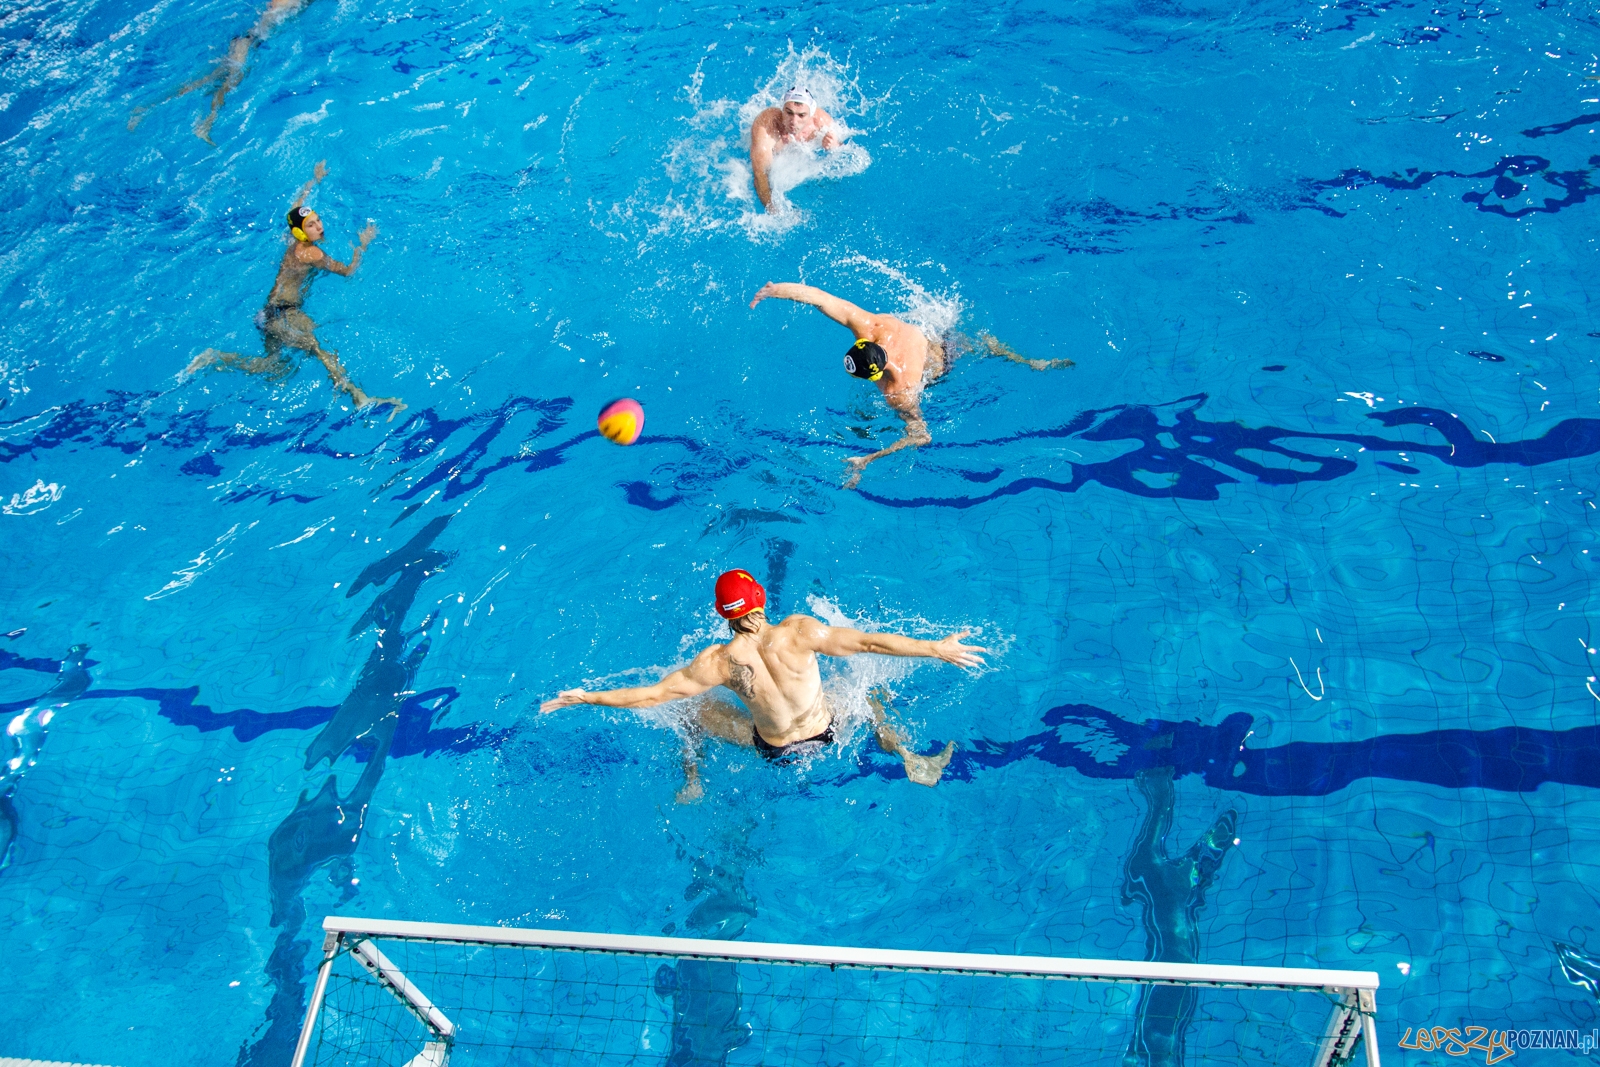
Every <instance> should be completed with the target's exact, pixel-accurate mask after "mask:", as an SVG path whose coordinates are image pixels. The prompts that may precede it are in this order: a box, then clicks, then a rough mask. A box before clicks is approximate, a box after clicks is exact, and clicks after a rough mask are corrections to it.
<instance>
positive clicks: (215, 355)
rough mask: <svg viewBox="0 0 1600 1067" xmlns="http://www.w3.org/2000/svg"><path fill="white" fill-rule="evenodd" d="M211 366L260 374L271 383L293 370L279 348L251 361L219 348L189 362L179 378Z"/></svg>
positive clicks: (208, 350)
mask: <svg viewBox="0 0 1600 1067" xmlns="http://www.w3.org/2000/svg"><path fill="white" fill-rule="evenodd" d="M212 366H215V367H219V368H222V367H226V368H230V369H237V370H242V371H244V372H245V373H246V374H261V375H264V376H266V377H267V378H269V379H271V380H272V381H282V380H283V379H284V378H287V377H288V376H289V373H290V372H291V371H293V370H294V365H293V364H292V363H289V362H288V361H286V360H285V359H284V358H283V354H282V350H281V347H280V348H279V350H278V351H271V350H270V349H269V351H268V354H267V355H264V356H256V357H255V358H253V359H252V358H251V357H249V356H244V355H241V354H239V353H238V352H224V351H222V350H221V349H220V348H208V349H206V350H205V351H204V352H202V353H200V354H199V355H198V356H195V357H194V359H192V360H190V361H189V365H188V366H187V367H185V368H183V373H182V374H181V375H179V377H181V378H188V377H190V376H192V375H195V374H198V373H200V372H201V371H203V370H205V369H206V368H207V367H212Z"/></svg>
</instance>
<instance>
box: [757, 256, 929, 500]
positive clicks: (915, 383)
mask: <svg viewBox="0 0 1600 1067" xmlns="http://www.w3.org/2000/svg"><path fill="white" fill-rule="evenodd" d="M768 297H776V298H777V299H779V300H793V301H794V302H795V303H797V304H810V305H811V306H812V307H814V308H816V309H817V310H818V311H820V312H822V313H823V314H824V315H826V316H828V318H830V319H832V320H833V321H834V322H837V323H838V324H839V325H841V326H843V327H845V328H846V329H848V330H849V331H850V332H851V333H853V334H855V335H856V340H855V344H853V345H851V346H850V349H849V351H847V352H846V353H845V355H844V369H845V373H847V374H849V375H851V376H852V377H855V378H860V379H861V380H863V381H868V382H871V383H873V384H874V385H876V386H877V387H878V390H879V391H880V392H882V393H883V399H884V401H885V402H886V403H888V405H889V406H890V407H891V408H893V409H894V411H895V413H896V414H897V415H899V416H900V418H901V419H902V420H903V421H904V422H905V424H906V430H905V433H904V434H902V435H901V437H900V439H899V440H898V441H896V442H895V443H894V444H892V445H890V446H888V447H887V448H880V449H879V450H878V451H876V452H873V453H872V454H871V455H867V456H853V457H851V458H850V459H849V460H847V461H846V462H847V463H848V464H849V466H850V468H851V472H850V475H849V477H848V478H847V479H846V481H845V483H844V484H845V488H846V489H854V488H855V486H856V483H857V482H859V481H860V480H861V472H862V471H864V470H865V469H866V468H867V464H869V463H872V462H874V461H875V460H879V459H882V458H883V457H884V456H887V455H889V454H890V453H891V452H898V451H900V450H901V449H902V448H917V447H919V446H921V445H925V444H927V443H928V442H929V441H931V440H932V439H933V438H932V437H931V436H930V435H929V434H928V424H927V422H926V421H924V420H923V418H922V390H923V387H924V386H925V385H927V384H928V383H930V382H932V381H933V380H934V379H935V378H938V377H939V376H940V375H941V374H943V373H944V372H945V369H946V360H945V350H944V345H942V344H941V343H939V342H938V341H935V340H933V339H931V338H929V337H928V336H927V335H925V334H924V333H923V332H922V331H921V330H919V329H917V328H916V327H915V326H913V325H911V324H910V323H909V322H902V321H901V320H900V319H897V318H895V317H894V316H893V315H879V314H875V313H873V312H871V311H866V310H863V309H862V308H858V307H856V306H855V305H854V304H852V303H850V302H849V301H848V300H841V299H839V298H838V297H836V296H834V295H833V294H832V293H827V292H823V291H822V290H821V289H818V288H817V287H816V286H813V285H801V284H799V283H798V282H768V283H767V284H766V285H763V286H762V287H761V291H760V292H758V293H757V294H756V296H755V299H754V300H752V301H750V306H751V307H755V306H756V305H757V304H759V303H761V301H763V300H765V299H767V298H768Z"/></svg>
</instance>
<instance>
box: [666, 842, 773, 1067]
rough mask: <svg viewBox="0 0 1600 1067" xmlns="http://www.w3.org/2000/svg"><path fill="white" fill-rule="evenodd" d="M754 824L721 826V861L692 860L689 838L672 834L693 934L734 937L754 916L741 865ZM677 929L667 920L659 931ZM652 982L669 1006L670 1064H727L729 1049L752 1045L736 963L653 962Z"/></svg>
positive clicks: (708, 1066)
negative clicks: (686, 864) (684, 864)
mask: <svg viewBox="0 0 1600 1067" xmlns="http://www.w3.org/2000/svg"><path fill="white" fill-rule="evenodd" d="M753 830H754V827H753V826H751V825H750V824H749V822H748V820H747V821H745V822H744V823H743V824H742V825H740V826H738V827H736V828H735V827H730V828H725V831H724V833H725V838H726V840H725V848H724V849H723V851H724V852H725V853H726V857H725V858H724V859H723V861H722V862H720V863H719V862H716V861H714V860H712V859H711V858H709V857H708V856H704V855H701V856H695V857H693V858H692V859H690V848H689V845H688V842H687V841H685V840H684V839H683V838H682V837H681V836H680V835H678V834H677V833H672V835H671V836H672V838H673V841H674V844H675V845H676V846H677V853H678V859H679V861H680V862H681V861H683V860H685V859H690V873H691V877H690V881H689V885H688V887H687V888H686V889H685V890H684V891H683V898H684V900H692V901H696V903H695V906H694V908H693V909H691V910H690V912H689V915H688V917H687V918H686V919H684V921H683V925H684V927H685V928H686V929H687V930H691V931H693V932H694V934H695V935H696V936H698V937H709V938H716V939H719V940H725V941H731V940H733V939H735V938H737V937H738V936H739V935H740V934H743V933H744V931H745V928H746V927H747V926H749V925H750V920H752V919H754V918H755V917H756V902H755V899H754V898H753V897H751V896H750V891H749V890H748V889H747V888H746V887H745V884H744V871H745V866H746V864H747V863H748V862H749V861H750V860H752V859H753V858H754V853H753V852H752V851H751V849H750V847H749V845H748V844H747V843H746V841H745V838H746V836H747V835H748V834H749V833H751V832H752V831H753ZM675 929H676V924H675V923H668V924H667V926H666V928H665V929H664V930H663V931H662V932H663V933H666V934H669V935H670V934H672V933H673V932H674V931H675ZM654 987H655V991H656V995H657V996H658V997H660V998H661V999H662V1000H665V1001H667V1002H668V1003H669V1004H670V1005H671V1010H672V1030H671V1048H670V1050H669V1052H668V1054H667V1064H668V1067H724V1065H725V1064H726V1063H727V1062H728V1054H729V1053H730V1052H733V1051H734V1050H735V1049H740V1048H743V1047H744V1046H745V1045H747V1044H749V1042H750V1036H751V1027H750V1024H749V1023H748V1022H745V1021H744V1020H743V1018H742V1015H743V1012H744V995H743V990H742V988H741V986H740V981H739V965H738V964H736V963H724V962H721V961H718V960H683V959H680V960H678V961H677V962H676V963H670V964H662V965H661V966H660V967H659V968H657V969H656V974H655V981H654Z"/></svg>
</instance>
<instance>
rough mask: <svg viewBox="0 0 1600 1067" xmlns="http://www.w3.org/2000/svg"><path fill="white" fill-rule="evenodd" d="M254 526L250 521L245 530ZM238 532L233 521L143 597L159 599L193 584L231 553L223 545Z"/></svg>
mask: <svg viewBox="0 0 1600 1067" xmlns="http://www.w3.org/2000/svg"><path fill="white" fill-rule="evenodd" d="M255 527H256V524H255V523H253V522H252V523H251V524H250V525H249V526H246V527H245V530H246V531H250V530H253V529H255ZM238 532H239V524H238V523H234V524H233V525H232V526H230V527H229V528H228V532H227V533H225V534H223V535H222V536H221V537H219V538H217V540H216V543H215V544H213V545H212V546H211V547H210V548H208V549H205V550H204V551H202V552H201V553H200V554H199V555H198V556H196V557H195V558H194V559H192V560H190V561H189V565H188V566H187V567H183V568H181V569H179V570H175V571H173V572H172V574H173V578H172V581H170V582H168V583H167V584H166V585H164V586H162V587H161V588H160V589H157V590H156V591H155V592H154V593H151V594H150V595H149V596H147V597H145V599H146V600H160V599H161V598H162V597H169V596H171V595H172V594H173V593H178V592H182V591H183V590H185V589H187V588H189V587H190V586H191V585H193V584H194V580H195V579H196V578H198V577H200V576H201V575H202V574H204V573H205V572H206V571H208V570H210V569H211V568H212V567H215V566H216V565H217V564H219V563H221V562H222V561H223V560H225V559H227V558H228V557H229V556H231V555H233V553H232V552H229V551H227V549H226V548H224V547H223V546H225V545H226V544H227V543H228V542H229V541H232V540H233V539H234V537H235V536H236V535H237V534H238Z"/></svg>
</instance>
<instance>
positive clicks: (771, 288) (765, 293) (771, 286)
mask: <svg viewBox="0 0 1600 1067" xmlns="http://www.w3.org/2000/svg"><path fill="white" fill-rule="evenodd" d="M777 290H778V283H777V282H768V283H767V284H766V285H763V286H762V287H761V289H760V291H758V292H757V293H756V298H755V299H754V300H752V301H750V306H751V307H755V306H756V305H757V304H759V303H761V301H763V300H765V299H766V298H767V297H769V296H777V295H778V292H777Z"/></svg>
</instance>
